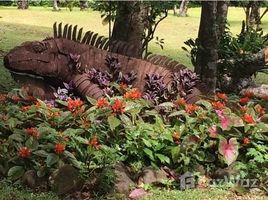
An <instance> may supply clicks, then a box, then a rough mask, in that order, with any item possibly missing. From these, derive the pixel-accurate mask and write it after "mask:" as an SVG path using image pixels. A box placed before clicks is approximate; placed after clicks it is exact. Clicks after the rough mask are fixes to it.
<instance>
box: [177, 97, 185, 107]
mask: <svg viewBox="0 0 268 200" xmlns="http://www.w3.org/2000/svg"><path fill="white" fill-rule="evenodd" d="M175 104H176V105H177V106H185V105H186V101H185V99H184V98H179V99H178V100H177V101H176V102H175Z"/></svg>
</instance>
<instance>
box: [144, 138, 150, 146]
mask: <svg viewBox="0 0 268 200" xmlns="http://www.w3.org/2000/svg"><path fill="white" fill-rule="evenodd" d="M142 141H143V143H144V144H145V146H147V147H152V144H151V143H150V141H149V140H146V139H144V138H142Z"/></svg>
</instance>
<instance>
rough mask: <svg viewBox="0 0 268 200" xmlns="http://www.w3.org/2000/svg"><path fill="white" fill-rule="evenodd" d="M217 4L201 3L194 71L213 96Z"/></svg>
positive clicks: (214, 2) (215, 64) (215, 71)
mask: <svg viewBox="0 0 268 200" xmlns="http://www.w3.org/2000/svg"><path fill="white" fill-rule="evenodd" d="M216 14H217V2H216V1H206V2H204V1H203V2H202V11H201V20H200V26H199V33H198V41H199V43H200V46H199V48H198V53H197V66H196V67H195V71H196V72H197V73H198V74H199V75H200V78H201V80H202V81H203V83H204V84H205V85H206V86H207V88H208V93H210V94H214V93H215V90H216V82H217V60H218V51H217V49H218V36H217V17H216Z"/></svg>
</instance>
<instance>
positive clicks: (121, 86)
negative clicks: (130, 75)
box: [119, 82, 128, 90]
mask: <svg viewBox="0 0 268 200" xmlns="http://www.w3.org/2000/svg"><path fill="white" fill-rule="evenodd" d="M119 86H120V88H121V89H123V90H125V89H127V88H128V85H127V84H126V83H123V82H121V83H120V84H119Z"/></svg>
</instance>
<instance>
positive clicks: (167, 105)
mask: <svg viewBox="0 0 268 200" xmlns="http://www.w3.org/2000/svg"><path fill="white" fill-rule="evenodd" d="M158 106H159V107H165V108H168V107H171V108H173V107H175V105H174V103H172V102H164V103H161V104H159V105H158Z"/></svg>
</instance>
